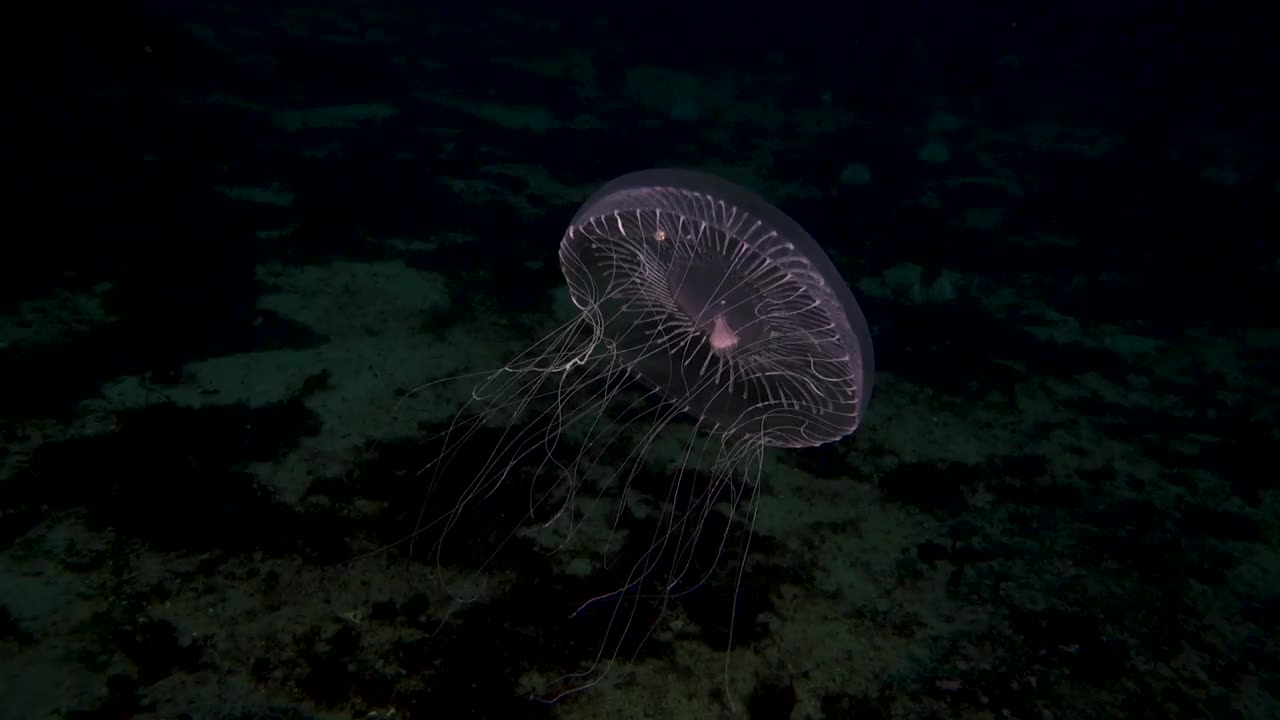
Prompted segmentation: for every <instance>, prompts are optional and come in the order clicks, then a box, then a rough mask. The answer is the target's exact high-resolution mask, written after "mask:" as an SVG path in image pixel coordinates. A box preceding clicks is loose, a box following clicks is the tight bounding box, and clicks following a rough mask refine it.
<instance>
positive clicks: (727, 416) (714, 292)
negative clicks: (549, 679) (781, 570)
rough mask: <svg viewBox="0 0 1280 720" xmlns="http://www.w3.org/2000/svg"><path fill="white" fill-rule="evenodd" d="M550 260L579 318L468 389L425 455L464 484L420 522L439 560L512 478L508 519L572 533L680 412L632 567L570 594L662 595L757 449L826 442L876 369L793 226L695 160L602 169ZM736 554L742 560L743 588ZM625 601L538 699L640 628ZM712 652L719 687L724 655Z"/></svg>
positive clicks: (840, 431) (747, 478)
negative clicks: (591, 645) (483, 440)
mask: <svg viewBox="0 0 1280 720" xmlns="http://www.w3.org/2000/svg"><path fill="white" fill-rule="evenodd" d="M559 261H560V268H561V271H562V273H563V275H564V279H565V282H566V284H567V288H568V295H569V299H570V300H571V301H572V305H573V308H574V310H575V312H574V313H573V314H572V317H571V318H570V319H569V320H568V321H567V322H565V323H564V324H562V325H560V326H559V327H558V328H557V329H555V330H554V331H552V332H550V333H549V334H547V335H546V336H544V337H543V338H542V339H540V340H538V341H537V342H535V343H534V344H533V345H532V346H531V347H529V348H528V349H526V350H525V351H524V352H522V353H520V354H519V355H518V356H516V357H515V358H513V359H511V360H510V362H508V363H507V364H506V365H505V366H503V367H502V368H500V369H498V370H496V371H494V372H492V373H490V374H488V375H486V376H484V377H483V379H482V380H481V381H480V382H479V383H478V385H477V386H476V388H475V390H474V392H473V393H472V395H471V397H470V400H469V401H468V402H467V403H466V405H465V407H463V408H462V410H461V411H460V412H459V413H458V415H457V417H456V418H455V419H454V421H453V422H452V423H451V424H450V425H449V427H448V430H447V431H445V432H444V433H443V434H442V437H441V438H440V451H439V454H438V457H436V458H435V459H434V460H433V461H432V462H431V464H430V465H429V466H428V468H427V470H428V471H429V473H430V477H431V484H432V485H433V486H435V485H438V484H441V483H457V484H459V486H458V487H457V488H456V492H454V493H451V494H450V496H451V498H452V499H451V500H450V502H449V503H448V504H447V507H444V508H438V507H432V506H431V502H430V501H429V500H428V502H427V503H425V504H424V511H423V512H424V515H423V517H422V518H421V519H420V527H422V528H427V527H434V528H436V529H437V531H438V532H437V534H436V537H437V540H436V541H435V545H434V551H435V552H436V553H437V555H440V554H442V553H443V548H444V546H445V545H446V544H447V543H448V542H450V541H451V533H450V532H449V530H450V529H451V528H452V527H453V526H454V524H455V523H457V522H458V520H459V518H461V517H463V515H464V514H465V513H468V512H479V511H480V510H479V508H480V506H482V505H483V503H484V501H485V500H486V499H487V498H488V497H490V496H491V495H492V494H494V493H497V492H500V491H502V490H503V489H504V487H505V486H507V485H508V484H510V483H511V481H512V478H513V477H514V475H515V474H516V473H523V474H524V475H526V476H527V477H532V478H533V480H532V481H531V482H529V483H528V485H527V492H528V499H529V502H528V509H529V512H528V515H527V516H526V517H525V518H523V519H521V520H520V521H519V522H517V523H513V525H519V524H521V523H526V524H533V523H537V524H541V525H542V526H544V527H545V526H550V525H552V524H555V523H557V522H559V523H563V524H564V526H565V529H564V533H563V535H562V537H568V536H570V535H571V534H572V532H573V531H574V529H575V527H577V526H578V524H579V523H581V522H582V518H583V517H585V516H586V515H587V513H588V512H589V510H590V509H591V508H595V507H598V506H599V503H600V501H601V500H602V499H603V498H606V497H607V498H610V504H609V507H612V508H614V509H613V510H611V511H610V512H614V513H620V512H623V511H624V510H623V507H624V505H625V503H624V499H625V494H626V493H627V491H628V488H629V487H630V483H631V480H632V479H634V478H635V476H636V474H637V473H638V472H640V470H641V468H642V467H644V465H645V462H646V459H647V456H648V455H649V452H650V451H651V449H652V448H653V447H654V444H655V442H656V441H657V440H658V438H660V437H661V436H662V435H663V434H664V433H665V432H667V431H668V429H669V428H670V427H671V425H672V424H673V423H675V422H676V421H677V420H680V421H681V422H685V423H691V424H692V430H691V432H689V433H687V436H686V437H687V440H685V441H683V446H682V449H681V451H680V459H679V462H678V464H677V467H676V468H675V469H674V471H673V472H672V473H671V475H670V478H669V488H670V492H669V494H668V496H667V497H666V498H662V499H660V500H661V501H662V508H661V510H660V512H661V513H662V521H661V522H659V523H657V524H656V526H655V527H656V528H657V529H656V530H655V531H654V536H653V537H652V538H649V539H648V540H647V542H648V545H649V550H648V551H646V552H644V553H642V556H641V557H637V558H629V559H628V560H627V561H626V562H628V563H631V564H630V565H629V566H628V567H629V569H628V570H626V571H625V572H624V573H623V577H624V578H625V579H624V581H623V582H622V583H621V585H620V586H619V587H616V588H611V589H609V590H608V591H607V592H605V593H603V594H601V595H598V596H596V597H593V598H590V599H588V600H587V602H586V603H584V604H583V606H582V607H587V606H589V605H592V604H596V603H600V602H602V601H604V600H610V599H611V600H615V601H617V600H620V599H623V598H626V597H627V596H628V595H630V596H631V598H632V599H636V598H639V597H640V596H642V595H643V596H644V597H646V598H649V599H653V598H655V597H656V598H658V601H660V602H665V601H667V600H669V599H670V597H671V596H673V595H675V594H677V593H680V592H687V591H689V590H690V589H691V588H696V587H697V586H698V585H699V584H700V583H701V581H702V580H703V579H704V574H705V573H708V572H710V570H709V569H706V568H700V567H695V563H693V562H691V560H690V558H691V557H692V548H693V547H694V545H695V544H696V543H698V542H710V543H718V550H717V557H718V556H719V550H720V549H723V548H724V544H725V542H726V539H725V537H724V536H723V535H721V536H720V537H712V538H702V537H700V536H701V535H702V530H703V528H704V527H705V525H706V523H705V520H706V517H707V514H708V513H710V512H713V507H714V506H715V504H716V503H720V505H721V506H722V507H728V508H729V509H730V510H731V511H732V512H735V513H736V512H738V511H740V510H741V511H742V512H743V515H742V517H743V521H744V522H745V523H747V525H748V528H749V526H750V523H751V522H753V520H754V517H755V513H756V510H757V507H758V500H759V497H760V496H759V488H760V486H761V483H762V482H763V481H764V478H762V477H761V467H762V457H763V453H764V451H765V450H766V449H767V448H805V447H814V446H818V445H823V444H826V443H834V442H837V441H839V440H841V439H842V438H845V437H847V436H849V435H850V434H852V433H853V432H854V431H855V430H856V429H857V428H858V426H859V424H860V423H861V422H862V419H863V417H864V415H865V413H866V408H867V404H868V402H869V401H870V399H871V387H872V379H873V374H874V370H873V367H874V359H873V352H872V344H871V334H870V331H869V328H868V326H867V320H866V318H865V316H864V315H863V313H862V311H861V310H860V309H859V307H858V304H857V302H856V301H855V299H854V297H853V293H852V292H851V291H850V289H849V287H848V285H847V284H846V283H845V282H844V281H843V280H842V279H841V276H840V274H839V272H837V270H836V268H835V266H834V265H833V264H832V262H831V260H830V259H829V258H828V257H827V255H826V253H824V252H823V250H822V248H821V247H819V245H818V244H817V242H816V241H814V239H813V238H812V237H810V235H809V234H808V233H807V232H805V231H804V230H803V229H802V228H801V227H800V225H799V224H797V223H796V222H795V221H794V220H792V219H791V218H790V217H788V216H787V215H785V214H784V213H782V212H781V211H780V210H778V209H777V208H775V207H773V206H772V205H770V204H769V203H768V202H766V201H765V200H764V199H762V198H761V197H760V196H758V195H756V194H755V193H753V192H751V191H750V190H747V189H745V188H743V187H740V186H738V185H736V184H734V183H731V182H729V181H726V180H724V179H721V178H719V177H717V176H714V175H710V174H707V173H703V172H698V171H693V170H685V169H670V168H664V169H651V170H643V171H639V172H633V173H629V174H626V175H623V176H621V177H618V178H616V179H614V180H612V181H610V182H608V183H606V184H605V185H604V186H602V187H601V188H600V189H599V190H598V191H597V192H596V193H595V194H593V195H592V196H591V197H590V198H588V199H587V200H586V202H585V203H583V205H582V206H581V208H579V209H578V211H577V213H576V214H575V215H574V216H573V219H572V220H571V221H570V223H569V225H568V228H567V229H566V230H565V233H564V236H563V238H562V239H561V242H560V249H559ZM611 414H612V416H613V417H624V418H625V422H621V423H620V422H613V421H611V420H610V417H611ZM495 425H497V426H499V427H500V428H501V430H500V432H499V434H498V440H497V441H496V442H489V443H488V444H487V447H486V450H485V457H484V458H483V460H482V461H480V462H479V463H478V464H476V465H474V466H473V467H471V468H469V470H468V472H467V473H466V474H461V473H458V472H454V471H452V470H453V469H454V468H455V460H456V459H457V457H458V456H459V454H461V453H462V452H463V450H462V448H464V447H466V446H467V445H468V442H469V441H471V440H474V437H475V434H476V433H477V432H478V431H479V429H480V428H483V427H490V428H491V427H493V426H495ZM571 429H572V431H571ZM570 432H572V434H573V438H572V445H573V447H574V448H576V449H574V450H571V451H570V452H569V454H568V456H567V458H566V457H565V456H563V455H561V454H559V453H558V450H560V449H563V447H562V446H563V445H564V444H566V443H565V442H564V440H565V438H564V437H563V436H564V435H566V434H568V433H570ZM620 446H621V449H620V450H619V447H620ZM615 456H620V457H621V460H617V459H616V457H615ZM695 470H696V471H697V472H695ZM609 493H612V495H610V494H609ZM717 534H719V533H717ZM747 536H749V532H748V533H747ZM495 552H496V550H495ZM745 553H746V548H745V546H744V547H743V549H742V552H741V555H740V558H745ZM743 567H744V563H743V562H742V560H741V559H740V561H739V564H738V573H739V575H738V578H737V582H742V577H741V574H742V569H743ZM655 589H656V592H654V590H655ZM735 595H736V594H735ZM734 602H735V603H736V600H735V601H734ZM635 607H636V604H635V603H631V604H627V603H622V602H616V603H615V605H614V608H615V609H614V610H613V613H614V615H613V617H612V619H611V620H610V622H609V631H608V632H607V633H606V634H607V635H608V637H606V638H604V639H603V640H602V642H601V643H600V650H599V652H598V653H597V654H596V657H595V659H594V662H592V663H590V666H589V667H587V668H584V669H582V670H581V671H580V672H575V673H573V674H572V675H569V676H566V677H564V678H561V681H560V682H559V683H558V684H557V687H558V688H559V690H557V691H555V692H552V693H549V694H546V695H544V696H542V699H546V700H549V701H554V700H558V699H559V698H560V697H563V696H564V695H566V694H569V693H571V692H576V691H578V690H581V689H584V688H586V687H590V686H591V685H594V684H595V683H597V682H598V681H599V680H600V679H601V678H603V677H604V676H605V674H607V672H608V670H609V668H610V667H611V666H612V665H613V663H614V662H615V660H616V659H617V657H616V656H617V652H618V648H619V647H620V646H621V645H620V640H619V639H618V638H619V637H620V636H621V635H623V634H625V633H627V632H632V631H634V629H633V628H632V624H633V621H634V618H635V616H634V612H635ZM735 609H736V607H735V608H731V609H730V610H729V612H730V625H731V627H730V635H732V615H733V613H734V610H735ZM725 662H726V666H725V682H726V685H727V682H728V674H729V670H728V653H727V652H726V661H725ZM726 690H727V688H726Z"/></svg>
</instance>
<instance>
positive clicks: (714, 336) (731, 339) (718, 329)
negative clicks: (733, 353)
mask: <svg viewBox="0 0 1280 720" xmlns="http://www.w3.org/2000/svg"><path fill="white" fill-rule="evenodd" d="M737 344H738V336H737V335H735V334H734V332H733V330H730V329H729V324H728V323H726V322H725V321H724V316H723V315H717V316H716V324H715V327H714V328H712V329H711V348H712V349H713V350H729V349H731V348H733V347H734V346H735V345H737Z"/></svg>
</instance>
